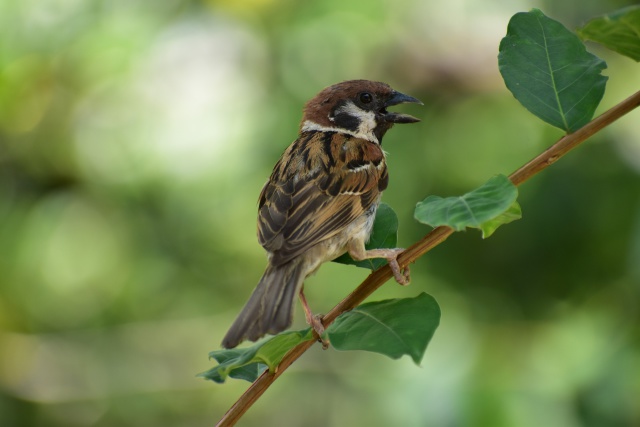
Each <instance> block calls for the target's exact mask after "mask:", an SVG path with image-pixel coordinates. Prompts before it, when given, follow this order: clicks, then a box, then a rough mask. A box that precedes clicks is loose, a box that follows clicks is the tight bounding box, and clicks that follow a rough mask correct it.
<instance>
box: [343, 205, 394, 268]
mask: <svg viewBox="0 0 640 427" xmlns="http://www.w3.org/2000/svg"><path fill="white" fill-rule="evenodd" d="M397 242H398V216H397V215H396V213H395V212H394V211H393V209H391V206H389V205H387V204H386V203H380V206H378V210H377V212H376V220H375V222H374V223H373V230H372V231H371V238H370V239H369V242H368V243H367V244H366V246H365V247H366V249H377V248H395V247H396V244H397ZM334 261H335V262H339V263H341V264H350V265H355V266H358V267H362V268H368V269H370V270H375V269H377V268H379V267H381V266H383V265H385V264H386V263H387V260H385V259H381V258H372V259H365V260H362V261H354V260H353V258H351V257H350V256H349V254H348V253H346V254H344V255H342V256H340V257H338V258H336V259H334Z"/></svg>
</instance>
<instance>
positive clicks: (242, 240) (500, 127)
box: [0, 0, 640, 427]
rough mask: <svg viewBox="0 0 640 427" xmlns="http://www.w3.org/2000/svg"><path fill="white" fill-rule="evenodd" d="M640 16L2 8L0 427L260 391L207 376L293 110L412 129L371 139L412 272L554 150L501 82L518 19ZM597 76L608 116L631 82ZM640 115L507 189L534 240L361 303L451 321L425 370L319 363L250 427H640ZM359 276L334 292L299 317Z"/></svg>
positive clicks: (619, 67) (168, 410) (338, 269)
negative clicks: (347, 83)
mask: <svg viewBox="0 0 640 427" xmlns="http://www.w3.org/2000/svg"><path fill="white" fill-rule="evenodd" d="M632 3H634V2H631V1H623V0H587V1H585V0H571V1H564V2H557V1H552V0H547V1H535V2H531V1H523V0H516V1H508V2H507V1H499V0H494V1H489V0H483V1H474V0H447V1H444V2H426V1H422V0H405V1H391V0H353V1H351V0H327V1H307V2H302V1H294V0H247V1H241V0H210V1H195V0H192V1H189V0H158V1H140V0H108V1H107V0H103V1H98V0H88V1H87V0H39V1H36V0H0V424H1V425H3V426H8V427H9V426H48V427H55V426H64V427H75V426H105V427H106V426H135V427H144V426H202V425H212V424H214V423H215V421H217V420H218V419H219V418H220V417H221V416H222V414H223V413H224V412H225V411H226V409H227V408H228V407H229V406H230V405H231V404H232V403H233V402H234V401H235V400H236V399H237V398H238V397H239V396H240V394H241V393H242V392H243V391H244V390H245V389H246V388H247V386H248V383H246V382H243V381H238V380H231V381H230V382H228V383H227V384H225V385H217V384H214V383H211V382H206V381H204V380H202V379H200V378H196V376H195V375H196V374H197V373H198V372H202V371H204V370H207V369H208V368H210V367H211V366H212V362H209V361H208V360H207V353H208V351H210V350H215V349H218V348H219V343H220V341H221V339H222V336H223V334H224V333H225V332H226V330H227V328H228V327H229V325H230V323H231V322H232V320H233V319H234V317H235V316H236V314H237V313H238V312H239V310H240V308H241V307H242V305H243V304H244V303H245V301H246V299H247V297H248V296H249V294H250V292H251V290H252V289H253V286H254V285H255V284H256V283H257V281H258V279H259V277H260V275H261V273H262V270H263V268H264V266H265V256H264V253H263V250H262V248H261V247H260V246H259V245H258V243H257V242H256V237H255V219H256V200H257V197H258V193H259V191H260V189H261V186H262V184H263V183H264V181H265V180H266V178H267V177H268V175H269V173H270V171H271V168H272V167H273V164H274V163H275V162H276V160H277V158H278V157H279V155H280V154H281V153H282V151H283V150H284V149H285V147H286V146H287V145H288V144H289V143H290V142H291V141H292V140H293V139H295V137H296V131H297V125H298V121H299V119H300V111H301V107H302V105H303V103H304V102H305V101H306V100H307V99H309V98H310V97H312V96H313V95H314V94H315V93H317V92H318V91H319V90H320V89H321V88H323V87H325V86H327V85H330V84H332V83H335V82H338V81H341V80H346V79H352V78H367V79H374V80H382V81H385V82H388V83H390V84H391V85H392V86H394V87H395V88H396V89H398V90H400V91H402V92H405V93H408V94H410V95H413V96H416V97H419V98H420V99H422V100H423V101H424V103H425V106H424V107H418V106H403V107H401V108H400V109H402V110H403V111H407V112H410V113H411V114H415V115H417V116H418V117H421V118H422V122H421V123H420V124H417V125H411V126H401V127H400V126H399V127H397V128H396V129H393V130H392V131H391V132H390V133H389V134H388V135H387V138H386V139H385V147H386V151H388V152H389V160H388V161H389V166H390V172H391V182H390V186H389V189H388V191H387V192H386V193H385V196H384V201H385V202H387V203H389V204H390V205H391V206H392V207H393V208H394V209H395V210H396V212H397V213H398V216H399V220H400V235H399V242H400V244H401V245H402V246H407V245H410V244H411V243H412V242H414V241H416V240H417V239H418V238H420V237H421V236H422V235H424V234H425V233H426V232H427V231H428V228H427V227H424V226H422V225H420V224H418V223H416V222H415V221H414V220H413V218H412V216H413V208H414V206H415V203H416V202H417V201H419V200H422V199H423V198H425V197H426V196H427V195H430V194H437V195H441V196H451V195H459V194H462V193H464V192H466V191H469V190H471V189H473V188H475V187H476V186H478V185H480V184H481V183H483V182H484V181H486V180H487V179H488V178H489V177H491V176H492V175H494V174H496V173H506V174H508V173H510V172H512V171H513V170H515V169H516V168H517V167H519V166H520V165H521V164H523V163H524V162H526V161H527V160H528V159H530V158H531V157H533V156H535V155H536V154H537V153H539V152H540V151H542V150H543V149H544V148H545V147H546V146H548V145H550V144H552V143H553V142H554V141H555V140H556V139H558V138H559V137H560V136H561V133H560V131H558V130H556V129H554V128H552V127H550V126H548V125H546V124H544V123H542V122H540V121H539V120H538V119H537V118H535V117H533V116H531V115H530V114H529V113H528V112H527V111H526V110H524V108H522V107H521V106H520V105H519V104H518V103H517V102H516V101H515V100H514V99H513V98H512V96H511V94H510V93H509V92H508V91H507V90H506V89H505V87H504V85H503V83H502V81H501V78H500V75H499V72H498V67H497V49H498V44H499V41H500V39H501V38H502V37H503V36H504V34H505V31H506V26H507V22H508V20H509V18H510V16H511V15H513V14H514V13H516V12H519V11H526V10H529V9H530V8H531V7H539V8H541V9H542V10H543V11H544V12H545V13H546V14H547V15H549V16H551V17H553V18H554V19H557V20H559V21H561V22H563V23H564V24H565V25H566V26H567V27H569V28H576V27H577V26H579V25H581V24H583V23H584V22H585V21H586V20H588V19H589V18H591V17H593V16H596V15H599V14H603V13H606V12H610V11H612V10H615V9H617V8H619V7H622V6H626V5H629V4H632ZM589 48H590V49H591V50H592V51H593V52H595V53H597V54H598V55H600V56H601V57H602V58H604V59H605V60H606V61H607V62H608V65H609V68H608V69H607V70H606V74H607V75H609V76H610V80H609V83H608V87H607V92H606V94H605V97H604V99H603V101H602V104H601V106H600V108H599V110H598V113H601V112H602V111H604V110H605V109H607V108H609V107H611V106H613V105H615V104H616V103H617V102H619V101H621V100H622V99H624V98H626V97H627V96H629V95H630V94H632V93H633V92H635V91H636V90H637V89H638V88H639V87H640V72H638V64H636V63H634V62H633V61H631V60H630V59H627V58H624V57H620V56H619V55H617V54H615V53H612V52H609V51H607V50H604V49H601V48H600V47H598V46H596V45H589ZM639 114H640V112H638V111H636V112H633V113H631V114H630V115H629V116H628V117H625V118H623V119H622V120H620V121H619V122H617V123H615V124H614V125H613V126H611V127H610V128H609V129H607V130H605V131H604V132H601V133H600V134H598V135H597V136H595V137H593V138H592V139H591V140H590V141H588V142H587V143H586V144H584V146H582V147H580V148H579V149H578V150H576V151H575V152H573V153H571V154H570V155H569V156H568V157H566V158H564V159H562V160H561V161H560V162H558V163H557V164H555V165H553V167H551V168H550V169H548V170H546V171H544V172H543V173H541V174H540V175H538V176H537V177H535V178H534V179H533V180H531V181H530V182H528V183H526V184H525V185H523V186H522V187H521V196H520V201H521V205H522V207H523V210H524V218H523V219H522V220H520V221H518V222H515V223H513V224H510V225H508V226H506V227H504V228H502V229H500V230H498V232H497V233H496V234H495V235H494V236H493V237H492V238H490V239H488V240H486V241H483V240H482V239H481V238H480V234H479V233H478V232H475V231H469V232H465V233H458V234H456V235H454V236H452V237H451V238H450V239H449V240H448V241H447V242H445V243H444V244H443V245H441V246H439V247H438V248H436V249H435V250H433V251H432V252H430V253H429V254H427V255H426V256H425V257H423V258H422V259H421V260H419V261H418V262H417V263H416V264H415V265H414V266H413V267H412V272H413V283H412V285H411V286H410V287H408V288H401V287H399V286H397V285H395V284H393V283H389V284H387V285H386V286H384V287H383V288H382V289H381V290H380V291H379V292H377V293H376V294H374V296H373V297H372V299H383V298H393V297H408V296H414V295H416V294H418V293H420V292H428V293H430V294H432V295H434V296H435V298H436V299H437V300H438V301H439V303H440V305H441V308H442V322H441V326H440V328H439V329H438V330H437V332H436V335H435V337H434V339H433V341H432V342H431V344H430V346H429V348H428V350H427V353H426V356H425V358H424V360H423V361H422V364H421V366H420V367H417V366H415V365H414V364H413V363H412V362H411V360H410V359H409V358H407V357H405V358H403V359H401V360H398V361H392V360H390V359H387V358H385V357H384V356H381V355H376V354H371V353H363V352H360V353H340V352H337V351H335V350H329V351H322V350H321V349H320V348H319V346H315V347H314V348H313V349H312V350H311V351H309V352H308V353H307V354H305V355H304V356H303V357H302V358H301V359H300V360H299V361H298V362H297V363H296V364H295V365H293V366H292V367H291V368H290V370H289V371H288V372H287V373H286V375H284V376H283V377H281V378H280V379H279V380H278V381H277V382H276V383H275V384H274V385H273V387H272V388H271V389H270V390H269V391H267V393H266V394H265V395H264V396H263V398H262V399H260V400H259V401H258V403H257V404H256V405H255V406H254V407H253V408H252V409H251V410H250V411H249V412H248V413H247V415H246V416H245V418H243V420H242V421H241V423H240V425H243V426H268V425H279V426H364V425H366V426H391V425H394V426H400V425H401V426H425V425H431V426H541V425H544V426H564V427H572V426H604V425H607V426H631V425H640V404H639V402H640V330H639V328H638V321H639V317H640V312H639V302H640V176H639V173H640V115H639ZM366 275H367V271H366V270H362V269H358V268H355V267H351V266H344V265H337V264H328V265H325V266H324V267H323V268H322V269H321V270H320V272H319V273H318V274H317V275H316V276H314V277H313V278H310V279H309V280H308V281H307V295H308V297H309V299H310V302H311V305H312V307H313V308H314V310H315V311H317V312H326V311H328V309H329V308H331V307H332V306H333V305H334V304H335V303H336V302H338V301H339V300H340V299H341V298H342V297H343V296H344V295H346V294H347V293H348V292H349V291H350V290H351V289H353V288H354V287H355V286H356V285H357V284H358V283H359V282H360V281H361V280H362V279H363V278H364V277H366ZM303 326H304V316H303V315H302V312H301V310H300V309H299V308H298V311H297V313H296V320H295V325H294V327H296V328H297V327H303Z"/></svg>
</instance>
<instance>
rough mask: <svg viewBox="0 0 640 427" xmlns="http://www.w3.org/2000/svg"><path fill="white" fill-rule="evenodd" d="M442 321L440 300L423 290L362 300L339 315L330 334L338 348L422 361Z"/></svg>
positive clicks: (332, 343)
mask: <svg viewBox="0 0 640 427" xmlns="http://www.w3.org/2000/svg"><path fill="white" fill-rule="evenodd" d="M439 323H440V307H439V306H438V303H437V302H436V300H435V299H434V298H433V297H432V296H431V295H427V294H425V293H421V294H420V295H418V296H417V297H415V298H402V299H390V300H385V301H376V302H371V303H367V304H362V305H361V306H359V307H356V308H354V309H353V310H351V311H348V312H346V313H343V314H341V315H340V316H338V318H337V319H336V320H335V322H333V323H332V324H331V325H330V326H329V328H328V329H327V334H328V336H329V340H330V341H331V345H332V346H333V347H334V348H335V349H336V350H365V351H373V352H376V353H381V354H384V355H386V356H389V357H391V358H392V359H398V358H400V357H401V356H402V355H405V354H407V355H409V356H411V358H412V359H413V361H414V362H415V363H416V364H419V363H420V361H421V360H422V357H423V356H424V352H425V350H426V349H427V344H429V341H430V340H431V337H433V334H434V332H435V330H436V328H437V327H438V324H439Z"/></svg>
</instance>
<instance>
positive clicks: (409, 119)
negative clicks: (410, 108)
mask: <svg viewBox="0 0 640 427" xmlns="http://www.w3.org/2000/svg"><path fill="white" fill-rule="evenodd" d="M407 103H413V104H420V105H424V104H423V103H422V101H420V100H419V99H417V98H414V97H413V96H409V95H405V94H404V93H400V92H396V91H393V93H392V94H391V96H390V97H389V99H387V102H385V103H384V109H383V111H382V112H383V114H384V119H385V120H386V121H388V122H391V123H416V122H419V121H420V119H418V118H416V117H413V116H410V115H409V114H400V113H394V112H389V111H387V107H392V106H394V105H398V104H407Z"/></svg>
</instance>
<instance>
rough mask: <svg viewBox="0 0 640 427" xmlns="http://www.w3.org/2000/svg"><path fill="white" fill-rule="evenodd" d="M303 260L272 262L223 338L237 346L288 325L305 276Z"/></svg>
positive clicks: (228, 344)
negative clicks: (276, 263)
mask: <svg viewBox="0 0 640 427" xmlns="http://www.w3.org/2000/svg"><path fill="white" fill-rule="evenodd" d="M303 273H304V271H303V268H302V265H301V263H300V262H289V263H286V264H284V265H280V266H277V267H275V266H272V265H271V264H269V265H268V266H267V269H266V270H265V272H264V274H263V275H262V278H261V279H260V282H258V285H257V286H256V288H255V290H254V291H253V293H252V294H251V297H249V301H247V303H246V304H245V306H244V308H243V309H242V311H241V312H240V314H239V315H238V318H237V319H236V320H235V321H234V322H233V325H231V328H229V332H227V334H226V335H225V337H224V339H223V340H222V346H223V347H225V348H234V347H236V346H237V345H238V344H240V343H241V342H242V341H244V340H245V339H249V340H251V341H256V340H257V339H259V338H261V337H263V336H264V335H265V334H277V333H279V332H282V331H284V330H285V329H287V328H288V327H289V326H290V325H291V322H292V319H293V302H294V300H295V297H296V295H297V294H298V290H299V289H300V285H301V284H302V281H303V280H304V276H303Z"/></svg>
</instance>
